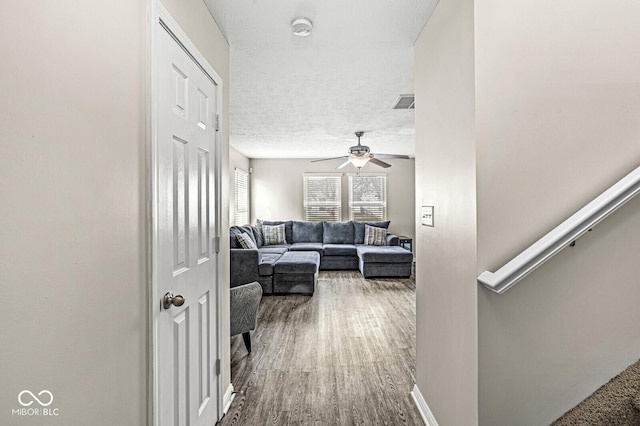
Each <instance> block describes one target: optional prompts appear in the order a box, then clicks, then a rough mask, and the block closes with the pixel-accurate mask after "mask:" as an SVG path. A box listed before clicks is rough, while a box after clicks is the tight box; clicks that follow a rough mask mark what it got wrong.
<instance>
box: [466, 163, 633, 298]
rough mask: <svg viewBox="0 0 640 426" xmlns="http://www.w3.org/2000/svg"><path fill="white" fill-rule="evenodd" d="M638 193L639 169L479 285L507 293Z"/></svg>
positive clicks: (483, 275)
mask: <svg viewBox="0 0 640 426" xmlns="http://www.w3.org/2000/svg"><path fill="white" fill-rule="evenodd" d="M639 192H640V167H638V168H636V169H635V170H633V171H632V172H631V173H629V174H628V175H626V176H625V177H623V178H622V179H620V180H619V181H618V182H617V183H616V184H615V185H613V186H612V187H610V188H609V189H607V190H606V191H604V192H603V193H602V194H600V195H599V196H597V197H596V198H594V199H593V201H591V202H589V203H588V204H587V205H586V206H584V207H583V208H581V209H580V210H578V211H577V212H576V213H574V214H573V215H572V216H571V217H569V218H568V219H567V220H565V221H564V222H562V223H561V224H560V225H558V226H556V227H555V228H554V229H553V230H551V231H550V232H549V233H547V234H546V235H545V236H544V237H542V238H540V239H539V240H538V241H536V242H535V243H533V244H532V245H531V246H529V247H528V248H527V249H525V250H524V251H523V252H522V253H520V254H519V255H517V256H516V257H514V258H513V259H511V260H510V261H509V262H507V263H506V264H505V265H504V266H503V267H501V268H500V269H498V270H497V271H496V272H489V271H484V272H483V273H481V274H480V275H478V282H479V283H481V284H482V285H483V286H485V287H486V288H488V289H489V290H491V291H493V292H495V293H499V294H502V293H504V292H505V291H507V290H508V289H510V288H511V287H512V286H513V285H514V284H516V283H517V282H518V281H520V280H521V279H522V278H524V277H525V276H527V275H528V274H529V273H530V272H531V271H533V270H534V269H536V268H537V267H538V266H540V265H542V264H543V263H544V262H546V261H547V260H549V259H550V258H551V257H553V256H554V255H555V254H557V253H558V252H559V251H560V250H562V249H563V248H565V247H566V246H568V245H570V244H572V243H574V242H575V241H576V239H578V238H579V237H580V236H581V235H582V234H584V233H585V232H588V231H590V230H591V228H593V227H594V226H595V225H597V224H598V223H599V222H600V221H602V220H603V219H605V218H606V217H607V216H609V215H610V214H611V213H613V212H614V211H616V210H617V209H618V208H620V207H621V206H622V205H624V204H625V203H626V202H627V201H629V200H630V199H632V198H633V197H634V196H636V195H637V194H638V193H639Z"/></svg>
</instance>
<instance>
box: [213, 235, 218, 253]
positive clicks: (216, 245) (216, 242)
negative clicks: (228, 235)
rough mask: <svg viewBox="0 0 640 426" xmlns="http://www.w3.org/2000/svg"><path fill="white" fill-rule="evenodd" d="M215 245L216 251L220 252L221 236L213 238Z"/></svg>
mask: <svg viewBox="0 0 640 426" xmlns="http://www.w3.org/2000/svg"><path fill="white" fill-rule="evenodd" d="M213 246H214V248H215V251H216V253H220V237H215V238H214V239H213Z"/></svg>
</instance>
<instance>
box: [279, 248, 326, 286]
mask: <svg viewBox="0 0 640 426" xmlns="http://www.w3.org/2000/svg"><path fill="white" fill-rule="evenodd" d="M319 266H320V253H318V252H317V251H288V252H286V253H285V254H283V255H282V257H281V258H280V259H278V260H277V261H276V263H274V265H273V292H274V293H302V294H313V291H314V290H315V287H316V283H317V282H318V267H319Z"/></svg>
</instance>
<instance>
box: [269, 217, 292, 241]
mask: <svg viewBox="0 0 640 426" xmlns="http://www.w3.org/2000/svg"><path fill="white" fill-rule="evenodd" d="M281 224H284V236H285V238H286V239H287V242H292V241H293V222H292V221H290V220H289V221H271V220H263V221H262V227H263V230H264V226H265V225H269V226H273V225H281ZM263 235H264V233H263Z"/></svg>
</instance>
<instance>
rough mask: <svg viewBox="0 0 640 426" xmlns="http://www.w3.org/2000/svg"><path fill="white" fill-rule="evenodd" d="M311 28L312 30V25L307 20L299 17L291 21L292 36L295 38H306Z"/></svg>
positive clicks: (309, 20)
mask: <svg viewBox="0 0 640 426" xmlns="http://www.w3.org/2000/svg"><path fill="white" fill-rule="evenodd" d="M312 28H313V23H312V22H311V19H309V18H305V17H302V16H300V17H298V18H293V19H292V20H291V30H292V31H293V34H295V35H297V36H300V37H306V36H308V35H309V34H311V29H312Z"/></svg>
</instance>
